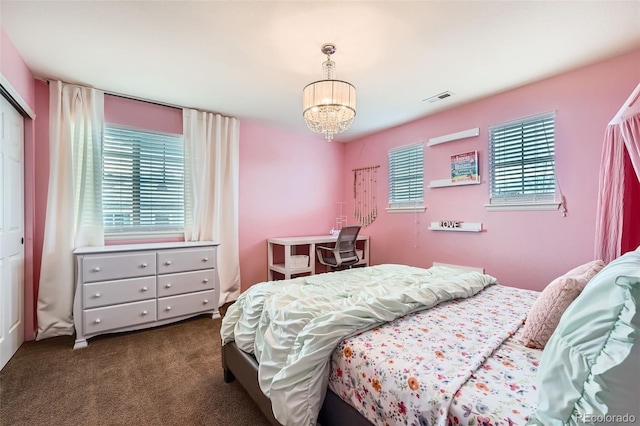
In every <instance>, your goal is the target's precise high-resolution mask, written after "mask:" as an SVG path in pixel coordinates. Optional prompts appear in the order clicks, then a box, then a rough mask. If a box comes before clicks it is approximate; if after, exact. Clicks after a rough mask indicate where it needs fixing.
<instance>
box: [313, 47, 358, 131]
mask: <svg viewBox="0 0 640 426" xmlns="http://www.w3.org/2000/svg"><path fill="white" fill-rule="evenodd" d="M321 50H322V53H324V54H325V55H327V60H326V61H325V62H324V63H323V64H322V71H323V74H324V80H320V81H315V82H313V83H311V84H309V85H307V86H306V87H305V88H304V90H303V92H302V105H303V112H302V115H303V116H304V121H305V123H307V127H309V130H311V131H312V132H316V133H322V134H324V137H325V138H326V139H327V141H329V142H330V141H331V139H333V135H335V134H337V133H342V132H344V131H345V130H347V129H349V127H351V124H352V123H353V119H354V118H355V116H356V88H355V87H353V85H351V84H349V83H347V82H346V81H340V80H334V77H335V72H336V64H335V62H333V61H332V60H331V55H332V54H334V53H335V52H336V47H335V46H334V45H333V44H325V45H324V46H322V49H321Z"/></svg>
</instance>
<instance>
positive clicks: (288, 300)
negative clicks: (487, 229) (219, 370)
mask: <svg viewBox="0 0 640 426" xmlns="http://www.w3.org/2000/svg"><path fill="white" fill-rule="evenodd" d="M633 262H635V263H634V265H635V266H633V267H635V268H636V274H639V273H640V252H639V253H638V255H637V259H634V260H633ZM633 267H632V268H633ZM637 281H638V283H640V277H638V279H637ZM539 296H540V293H538V292H534V291H529V290H522V289H516V288H513V287H507V286H503V285H500V284H498V283H497V281H496V279H495V278H493V277H491V276H489V275H484V274H479V273H477V272H465V271H460V270H455V269H452V268H447V267H442V266H438V267H432V268H429V269H422V268H414V267H410V266H406V265H377V266H371V267H367V268H358V269H354V270H349V271H340V272H335V273H329V274H322V275H316V276H313V277H302V278H296V279H293V280H287V281H278V282H266V283H260V284H257V285H255V286H253V287H252V288H251V289H250V290H249V291H247V292H245V293H243V295H241V297H240V298H239V299H238V301H237V302H236V303H235V304H234V305H232V306H230V307H229V310H228V311H227V314H226V315H225V318H224V319H223V326H222V329H221V335H222V339H223V352H222V353H223V356H222V358H223V369H224V374H225V381H231V380H234V379H238V380H239V381H240V382H241V384H242V385H243V386H244V387H245V388H246V389H247V391H248V392H249V394H250V395H251V397H252V398H253V399H254V401H256V403H257V404H258V405H259V406H260V408H261V410H262V411H263V412H264V413H265V415H266V416H267V418H268V419H269V420H270V422H271V423H272V424H274V425H279V424H284V425H307V424H309V425H313V424H316V422H317V423H319V424H321V425H323V426H327V425H341V424H343V425H371V424H379V425H401V424H402V425H496V426H498V425H524V424H525V423H527V422H528V421H529V422H533V423H531V424H547V423H544V421H543V422H542V423H540V422H538V423H535V420H536V418H533V419H532V417H531V416H532V414H533V413H534V412H535V411H536V409H537V406H538V404H539V403H540V397H541V392H540V391H539V389H538V383H539V380H540V377H538V376H539V373H538V369H539V366H540V362H541V359H543V358H544V357H543V354H544V353H545V352H546V350H545V351H543V350H541V349H533V348H529V347H526V346H524V345H523V344H522V342H521V341H522V330H523V323H524V321H525V319H526V318H527V314H528V313H529V311H530V310H531V308H532V306H534V304H535V303H536V301H537V300H538V299H539ZM623 299H624V298H623ZM627 299H628V297H627ZM634 300H635V299H634ZM574 305H575V303H574ZM318 307H319V308H318ZM634 312H635V311H634ZM634 315H635V314H634ZM563 319H564V316H563ZM556 334H557V333H556ZM554 337H555V334H554ZM590 341H593V339H591V340H590ZM634 342H635V340H632V342H631V343H632V344H631V346H629V348H630V347H634V348H636V349H637V347H638V345H637V344H635V343H634ZM550 343H553V342H550ZM622 352H624V351H622ZM628 352H630V351H627V355H628ZM637 352H638V351H637V350H635V351H634V353H637ZM623 358H626V356H624V357H623ZM637 359H638V360H640V357H639V358H637ZM623 360H624V359H622V360H618V361H619V362H618V363H617V364H620V363H622V361H623ZM549 364H551V363H549ZM574 373H575V372H574ZM545 374H546V373H545ZM552 374H556V373H552ZM574 376H576V375H575V374H574ZM578 376H579V375H578ZM585 380H586V379H585ZM634 380H635V379H634ZM630 383H631V382H630ZM637 383H638V382H635V384H629V383H626V384H623V387H626V388H625V391H626V392H627V393H628V391H629V386H635V388H634V391H635V390H636V389H637V386H638V385H637ZM570 393H571V392H569V394H570ZM636 395H637V393H636ZM543 396H544V395H543ZM627 399H628V398H627ZM580 403H582V404H583V405H585V404H586V405H588V403H589V401H586V402H585V401H582V400H581V402H580ZM567 404H568V403H567ZM594 404H596V403H594ZM630 404H631V403H627V405H626V407H627V409H629V407H630ZM547 405H548V404H547ZM635 405H636V406H637V403H636V404H635ZM543 406H544V401H543ZM573 411H575V410H571V411H569V416H571V415H573V414H571V413H572V412H573ZM587 411H590V412H592V413H594V412H595V413H598V412H599V411H598V410H591V409H590V408H588V409H587ZM601 411H602V410H601ZM604 412H605V413H606V411H604ZM574 414H575V413H574ZM543 415H544V413H543V414H541V415H540V416H542V417H540V416H538V417H539V418H543ZM548 424H553V423H552V422H549V423H548ZM559 424H564V423H559ZM612 424H613V423H612Z"/></svg>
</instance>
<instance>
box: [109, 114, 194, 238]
mask: <svg viewBox="0 0 640 426" xmlns="http://www.w3.org/2000/svg"><path fill="white" fill-rule="evenodd" d="M102 206H103V211H104V226H105V233H111V234H114V233H148V232H152V233H158V232H160V233H162V232H183V231H184V145H183V141H182V135H170V134H160V133H152V132H148V131H140V130H133V129H127V128H122V127H117V126H114V125H110V124H107V125H105V133H104V146H103V181H102Z"/></svg>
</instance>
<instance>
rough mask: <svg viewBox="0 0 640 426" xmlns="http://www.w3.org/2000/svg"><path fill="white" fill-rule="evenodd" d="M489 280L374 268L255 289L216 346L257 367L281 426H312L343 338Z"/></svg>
mask: <svg viewBox="0 0 640 426" xmlns="http://www.w3.org/2000/svg"><path fill="white" fill-rule="evenodd" d="M495 282H496V279H495V278H493V277H491V276H489V275H484V274H480V273H478V272H461V271H459V270H455V269H450V268H446V267H442V266H438V267H432V268H429V269H422V268H415V267H411V266H406V265H376V266H370V267H367V268H356V269H352V270H348V271H340V272H334V273H329V274H320V275H313V276H309V277H301V278H296V279H291V280H284V281H271V282H266V283H259V284H256V285H254V286H252V287H251V288H250V289H249V290H247V291H245V292H244V293H242V294H241V295H240V297H239V298H238V300H237V301H236V302H235V303H234V304H233V305H231V306H230V307H229V309H228V310H227V312H226V314H225V316H224V318H223V320H222V327H221V329H220V334H221V336H222V342H223V344H224V343H228V342H230V341H235V343H236V344H237V346H238V348H240V349H241V350H243V351H245V352H248V353H252V354H254V356H255V358H256V360H257V361H258V364H259V366H258V383H259V385H260V389H261V390H262V392H264V394H265V395H266V396H268V397H269V398H270V399H271V403H272V407H273V413H274V416H275V417H276V419H278V420H279V421H280V422H281V423H282V424H284V425H286V426H303V425H314V424H315V423H316V419H317V416H318V412H319V411H320V407H321V406H322V402H323V400H324V396H325V393H326V389H327V381H328V376H329V370H330V366H329V361H330V356H331V354H332V353H333V351H334V349H335V347H336V345H338V344H339V343H340V342H341V341H342V340H343V339H345V338H346V337H348V336H352V335H354V334H355V333H358V332H360V331H362V330H366V329H371V328H372V327H375V326H378V325H380V324H383V323H385V322H388V321H393V320H394V319H396V318H399V317H401V316H404V315H407V314H409V313H411V312H417V311H419V310H422V309H427V308H430V307H432V306H435V305H437V304H439V303H442V302H446V301H448V300H452V299H456V298H466V297H472V296H473V295H475V294H477V293H478V292H480V291H481V290H482V289H484V288H485V287H487V286H490V285H492V284H494V283H495Z"/></svg>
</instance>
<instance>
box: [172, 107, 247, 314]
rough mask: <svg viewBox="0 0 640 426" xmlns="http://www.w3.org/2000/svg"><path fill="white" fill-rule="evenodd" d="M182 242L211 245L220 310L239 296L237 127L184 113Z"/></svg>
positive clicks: (215, 116)
mask: <svg viewBox="0 0 640 426" xmlns="http://www.w3.org/2000/svg"><path fill="white" fill-rule="evenodd" d="M183 123H184V124H183V125H184V129H183V138H184V155H185V233H184V238H185V241H215V242H218V243H220V246H219V247H218V275H219V277H220V302H219V303H220V305H222V304H224V303H226V302H230V301H233V300H236V299H237V298H238V295H239V294H240V254H239V253H240V249H239V232H238V197H239V194H238V191H239V164H240V160H239V156H240V153H239V151H240V134H239V133H240V123H239V121H238V120H237V119H235V118H230V117H223V116H222V115H220V114H213V113H209V112H203V111H198V110H195V109H186V108H185V109H183Z"/></svg>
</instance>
